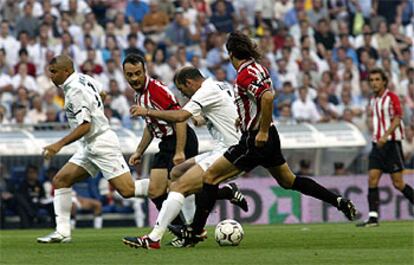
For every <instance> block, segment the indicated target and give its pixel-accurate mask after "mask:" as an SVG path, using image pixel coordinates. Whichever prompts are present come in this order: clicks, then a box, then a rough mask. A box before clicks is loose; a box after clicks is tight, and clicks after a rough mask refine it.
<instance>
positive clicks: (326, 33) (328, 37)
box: [314, 19, 335, 54]
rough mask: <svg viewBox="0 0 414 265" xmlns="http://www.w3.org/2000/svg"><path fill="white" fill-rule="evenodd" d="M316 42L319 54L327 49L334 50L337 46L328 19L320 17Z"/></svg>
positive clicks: (315, 36)
mask: <svg viewBox="0 0 414 265" xmlns="http://www.w3.org/2000/svg"><path fill="white" fill-rule="evenodd" d="M314 38H315V42H316V47H317V51H318V53H319V54H324V53H325V50H332V49H333V48H334V46H335V35H334V33H333V32H332V31H331V30H330V28H329V24H328V21H327V20H326V19H320V20H319V21H318V26H317V30H316V31H315V35H314Z"/></svg>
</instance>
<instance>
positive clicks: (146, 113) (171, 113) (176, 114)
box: [130, 105, 192, 122]
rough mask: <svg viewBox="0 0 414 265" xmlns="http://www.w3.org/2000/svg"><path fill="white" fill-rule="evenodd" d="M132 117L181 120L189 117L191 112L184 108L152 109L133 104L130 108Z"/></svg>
mask: <svg viewBox="0 0 414 265" xmlns="http://www.w3.org/2000/svg"><path fill="white" fill-rule="evenodd" d="M130 114H131V116H132V117H151V118H156V119H161V120H164V121H168V122H183V121H186V120H187V119H189V118H190V117H191V116H192V114H191V113H190V112H188V111H186V110H183V109H181V110H152V109H146V108H143V107H140V106H137V105H134V106H132V107H131V109H130Z"/></svg>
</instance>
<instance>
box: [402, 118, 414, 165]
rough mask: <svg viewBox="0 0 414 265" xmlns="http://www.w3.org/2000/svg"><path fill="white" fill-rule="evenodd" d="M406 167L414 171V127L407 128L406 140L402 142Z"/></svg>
mask: <svg viewBox="0 0 414 265" xmlns="http://www.w3.org/2000/svg"><path fill="white" fill-rule="evenodd" d="M401 144H402V149H403V152H404V161H405V166H406V167H407V168H410V169H414V125H411V126H407V127H406V128H405V138H404V139H403V140H402V142H401Z"/></svg>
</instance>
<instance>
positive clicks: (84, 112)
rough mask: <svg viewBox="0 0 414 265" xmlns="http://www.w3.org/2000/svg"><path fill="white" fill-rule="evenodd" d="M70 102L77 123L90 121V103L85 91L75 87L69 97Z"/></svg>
mask: <svg viewBox="0 0 414 265" xmlns="http://www.w3.org/2000/svg"><path fill="white" fill-rule="evenodd" d="M71 104H72V108H73V114H74V115H75V118H76V121H77V123H78V125H81V124H82V123H84V122H85V121H86V122H91V120H92V117H91V116H92V115H91V110H92V106H93V105H92V104H91V100H90V99H89V98H88V97H87V95H86V93H85V92H83V91H82V89H77V90H76V91H74V94H73V95H72V97H71Z"/></svg>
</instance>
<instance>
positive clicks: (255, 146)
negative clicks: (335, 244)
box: [181, 32, 356, 244]
mask: <svg viewBox="0 0 414 265" xmlns="http://www.w3.org/2000/svg"><path fill="white" fill-rule="evenodd" d="M226 48H227V51H228V52H229V57H230V60H231V62H232V64H233V66H234V67H235V69H237V77H236V81H235V97H236V106H237V111H238V114H239V119H240V122H239V125H240V130H241V133H242V136H241V139H240V141H239V143H238V144H237V145H234V146H231V147H230V148H229V149H228V150H227V151H226V152H225V153H224V155H223V156H221V157H219V158H218V159H217V160H216V161H215V162H214V163H213V164H212V165H211V166H210V167H209V168H208V169H207V171H206V172H205V173H204V174H203V181H204V183H203V188H202V191H201V192H200V199H199V202H198V204H197V209H198V208H200V209H199V210H197V212H196V215H195V216H194V221H193V223H192V224H191V226H190V227H189V228H186V229H183V230H182V233H181V234H182V236H183V237H184V238H189V239H193V240H194V242H193V243H194V244H195V243H197V242H198V241H199V237H198V236H199V235H201V234H202V233H203V229H204V226H205V224H206V221H207V217H208V215H209V213H210V212H211V210H212V209H213V207H214V204H215V200H216V198H217V190H218V184H219V183H221V182H223V181H225V180H226V179H228V178H230V177H233V176H235V175H237V174H239V173H240V172H242V171H245V172H249V171H250V170H252V169H253V168H255V167H256V166H259V165H261V166H263V167H264V168H266V169H267V170H268V171H269V173H270V174H271V175H272V176H273V178H274V179H275V180H276V181H277V182H278V183H279V185H280V186H282V187H283V188H286V189H292V190H296V191H299V192H301V193H303V194H306V195H309V196H313V197H315V198H317V199H320V200H322V201H324V202H327V203H329V204H331V205H333V206H335V207H337V208H338V210H340V211H342V212H343V213H344V214H345V216H346V217H347V218H348V219H349V220H353V219H354V218H355V215H356V209H355V206H354V205H353V203H352V202H351V201H350V200H347V199H345V198H342V197H341V196H338V195H336V194H333V193H332V192H330V191H329V190H327V189H326V188H324V187H322V186H321V185H319V184H318V183H316V182H315V181H314V180H312V179H311V178H306V177H301V176H295V175H294V174H293V173H292V171H291V170H290V168H289V166H288V165H287V163H286V160H285V158H284V157H283V154H282V152H281V148H280V140H279V134H278V132H277V130H276V127H275V126H274V125H273V122H272V109H273V99H274V95H273V92H272V81H271V79H270V76H269V73H268V71H267V70H266V69H265V68H264V67H263V66H262V65H260V64H259V63H258V62H257V60H258V59H259V58H260V53H259V52H258V51H257V46H256V45H255V44H253V42H252V41H251V40H250V38H249V37H248V36H246V35H244V34H242V33H240V32H235V33H231V34H230V35H229V38H228V40H227V43H226Z"/></svg>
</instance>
